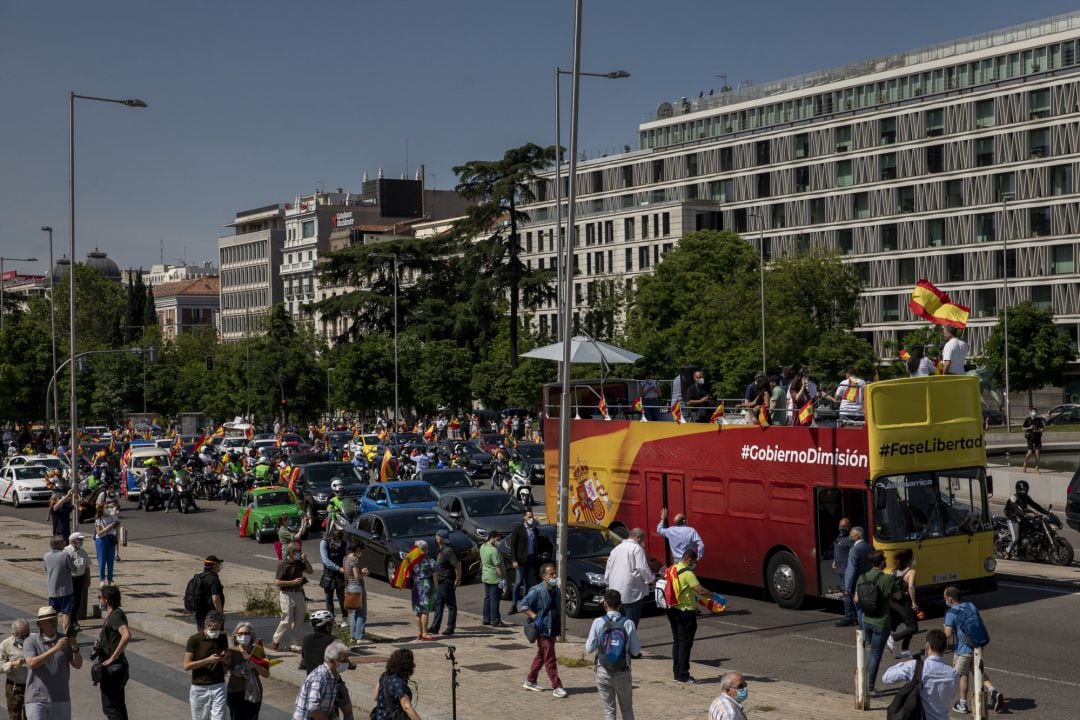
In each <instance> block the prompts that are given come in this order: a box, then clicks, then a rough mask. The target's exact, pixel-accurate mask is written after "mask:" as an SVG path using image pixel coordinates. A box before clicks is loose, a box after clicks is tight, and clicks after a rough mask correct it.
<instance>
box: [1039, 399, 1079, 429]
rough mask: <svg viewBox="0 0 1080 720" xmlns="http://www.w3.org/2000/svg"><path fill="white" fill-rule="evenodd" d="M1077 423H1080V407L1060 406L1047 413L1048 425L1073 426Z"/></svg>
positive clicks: (1071, 405) (1072, 405)
mask: <svg viewBox="0 0 1080 720" xmlns="http://www.w3.org/2000/svg"><path fill="white" fill-rule="evenodd" d="M1076 423H1080V405H1074V404H1066V405H1058V406H1057V407H1054V408H1051V410H1050V412H1048V413H1046V424H1047V425H1073V424H1076Z"/></svg>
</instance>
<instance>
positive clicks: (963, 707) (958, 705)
mask: <svg viewBox="0 0 1080 720" xmlns="http://www.w3.org/2000/svg"><path fill="white" fill-rule="evenodd" d="M952 711H953V712H954V713H962V714H964V715H966V714H968V713H969V712H971V711H970V710H968V706H967V701H966V700H957V701H956V702H955V703H953V706H952Z"/></svg>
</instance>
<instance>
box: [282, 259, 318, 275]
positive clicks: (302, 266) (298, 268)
mask: <svg viewBox="0 0 1080 720" xmlns="http://www.w3.org/2000/svg"><path fill="white" fill-rule="evenodd" d="M313 269H315V261H314V260H303V261H301V262H294V263H281V272H282V273H294V272H305V271H308V270H313Z"/></svg>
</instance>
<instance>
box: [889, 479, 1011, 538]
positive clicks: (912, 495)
mask: <svg viewBox="0 0 1080 720" xmlns="http://www.w3.org/2000/svg"><path fill="white" fill-rule="evenodd" d="M984 484H985V482H984V475H983V471H982V468H961V469H952V470H941V471H937V472H918V473H908V474H906V475H890V476H885V477H882V478H880V479H878V480H877V481H876V482H875V483H874V536H875V537H876V538H877V539H879V540H883V541H900V540H922V539H923V538H927V537H943V536H949V535H966V534H969V533H972V532H975V531H977V530H985V529H988V528H989V526H990V522H989V517H990V515H989V510H988V508H987V506H986V493H985V490H984Z"/></svg>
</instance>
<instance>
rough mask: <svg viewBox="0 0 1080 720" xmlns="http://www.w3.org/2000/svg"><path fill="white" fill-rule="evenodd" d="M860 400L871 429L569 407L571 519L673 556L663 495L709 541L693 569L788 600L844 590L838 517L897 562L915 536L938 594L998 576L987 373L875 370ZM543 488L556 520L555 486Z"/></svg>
mask: <svg viewBox="0 0 1080 720" xmlns="http://www.w3.org/2000/svg"><path fill="white" fill-rule="evenodd" d="M606 383H607V385H608V386H609V387H617V388H620V390H621V389H623V388H626V389H628V390H629V398H630V402H631V403H632V401H633V399H634V395H633V392H634V389H635V388H636V387H638V384H637V383H636V381H618V380H616V381H611V380H608V381H606ZM559 393H560V386H559V385H558V384H551V385H548V386H545V389H544V409H545V416H546V421H545V422H546V425H545V432H544V437H545V438H546V439H547V443H546V446H545V452H546V457H545V464H546V466H547V476H548V477H549V478H554V477H558V438H559V433H558V423H559V420H558V417H557V415H558V403H559ZM865 403H866V427H814V426H810V427H790V426H768V427H764V428H763V427H759V426H757V425H746V424H743V425H735V424H727V423H725V424H712V423H685V424H680V423H674V422H641V421H640V419H639V418H638V417H636V416H635V415H634V414H632V413H623V414H622V417H624V418H625V419H614V420H609V421H606V420H602V419H588V420H577V419H575V420H571V444H570V478H569V485H570V487H569V506H570V520H571V521H578V522H593V523H600V524H603V525H607V526H608V527H611V528H612V529H613V530H615V531H616V532H620V533H625V532H626V531H628V530H629V529H630V528H633V527H640V528H642V529H643V530H645V532H646V552H647V553H648V555H649V556H650V557H655V558H665V557H666V556H667V554H668V550H667V547H666V541H665V540H664V538H663V537H662V536H661V535H659V533H657V532H656V529H657V525H658V523H659V521H660V514H661V509H663V508H666V509H667V511H668V514H669V518H673V517H674V516H675V515H677V514H679V513H683V514H685V515H686V518H687V524H688V525H690V526H692V527H694V528H695V529H696V530H697V531H698V533H700V534H701V536H702V538H703V540H704V542H705V553H704V557H702V558H701V560H700V561H699V563H698V572H699V574H701V575H702V576H703V577H707V578H712V579H716V580H720V581H724V582H732V583H739V584H743V585H749V586H756V587H763V588H766V589H767V590H768V592H769V594H770V595H771V596H772V598H773V600H774V601H775V602H776V603H777V604H779V605H780V606H782V607H790V608H795V607H799V606H800V605H801V604H802V602H803V600H804V599H805V598H806V597H807V596H831V595H833V594H834V593H836V592H838V591H839V587H840V578H839V575H838V573H837V572H836V570H834V569H833V568H832V550H833V541H834V540H835V539H836V529H837V526H838V524H839V520H840V519H841V518H842V517H847V518H849V519H850V520H851V522H852V524H853V525H856V526H862V527H863V528H865V529H866V531H867V536H868V537H867V539H868V540H870V541H872V542H873V543H874V545H875V546H876V547H878V548H880V549H881V550H883V551H885V552H886V555H887V556H888V557H889V558H890V564H891V557H892V556H893V555H894V554H895V553H896V552H897V551H899V550H900V549H902V548H905V547H911V548H913V549H914V550H915V552H916V556H917V558H918V561H919V576H918V577H919V581H920V583H919V584H920V587H919V591H920V592H919V594H920V596H922V595H924V593H925V594H928V595H929V596H930V597H936V598H940V597H941V594H940V588H941V587H943V586H945V585H957V586H959V587H961V588H963V589H965V590H966V591H967V592H980V591H985V590H990V589H994V587H995V581H994V574H993V571H994V567H995V562H994V552H993V532H992V530H991V524H990V515H989V511H988V508H987V490H988V489H987V484H988V482H987V479H986V474H985V467H986V460H985V453H984V451H983V440H982V408H981V404H980V402H979V390H978V380H976V379H975V378H969V377H963V376H938V377H928V378H905V379H902V380H890V381H883V382H879V383H873V384H871V385H869V386H868V387H867V392H866V400H865ZM629 404H630V403H628V406H629ZM577 414H579V415H580V414H581V413H580V412H578V413H577ZM593 417H596V416H595V415H594V416H593ZM546 493H547V495H546V499H547V504H548V505H547V506H548V508H550V510H549V518H550V517H553V516H554V512H555V508H556V507H557V503H558V484H557V483H555V482H549V483H547V485H546ZM935 591H937V594H936V595H933V594H932V593H934V592H935Z"/></svg>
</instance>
